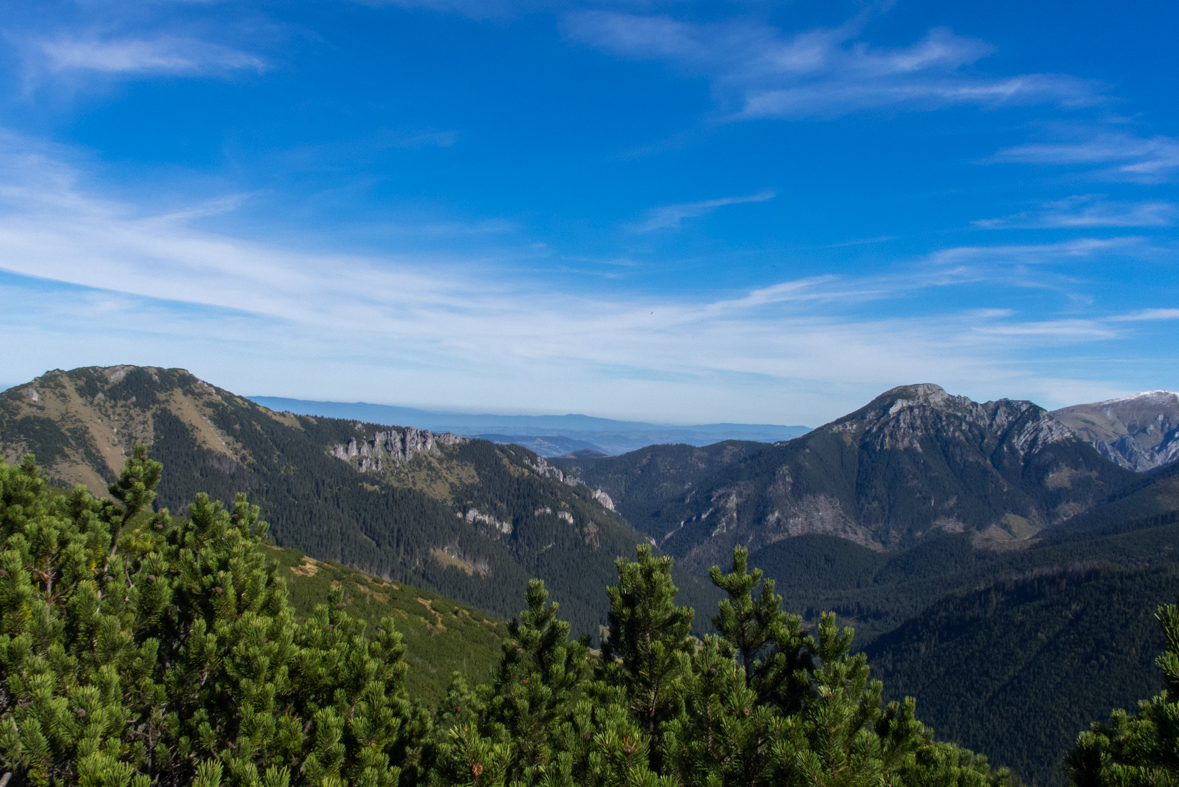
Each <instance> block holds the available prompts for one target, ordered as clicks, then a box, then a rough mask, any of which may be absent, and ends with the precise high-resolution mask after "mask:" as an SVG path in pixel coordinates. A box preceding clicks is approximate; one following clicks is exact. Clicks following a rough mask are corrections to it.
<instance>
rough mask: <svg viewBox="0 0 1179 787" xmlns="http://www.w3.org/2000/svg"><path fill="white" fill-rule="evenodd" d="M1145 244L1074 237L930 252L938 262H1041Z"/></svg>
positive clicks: (1122, 239) (1094, 255) (1138, 239)
mask: <svg viewBox="0 0 1179 787" xmlns="http://www.w3.org/2000/svg"><path fill="white" fill-rule="evenodd" d="M1144 245H1145V239H1144V238H1141V237H1138V236H1127V237H1120V238H1077V239H1075V240H1068V241H1062V242H1060V243H1034V244H1024V245H1004V246H957V247H954V248H950V249H943V250H941V251H937V252H934V253H933V254H932V255H930V260H931V261H932V262H934V263H937V264H939V265H963V264H1006V265H1041V264H1046V263H1055V262H1063V261H1070V260H1073V261H1075V260H1081V259H1098V258H1100V257H1102V256H1103V255H1107V254H1114V253H1119V254H1126V253H1129V252H1131V251H1133V250H1135V249H1139V248H1141V247H1143V246H1144Z"/></svg>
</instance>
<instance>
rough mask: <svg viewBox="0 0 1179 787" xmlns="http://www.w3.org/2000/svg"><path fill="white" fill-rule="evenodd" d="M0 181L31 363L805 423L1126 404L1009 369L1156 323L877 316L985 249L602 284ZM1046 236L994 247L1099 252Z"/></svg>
mask: <svg viewBox="0 0 1179 787" xmlns="http://www.w3.org/2000/svg"><path fill="white" fill-rule="evenodd" d="M0 173H2V174H0V249H3V253H2V254H0V270H2V271H4V272H6V273H5V274H4V275H3V276H0V290H2V292H0V298H3V300H4V302H5V304H6V309H5V313H4V314H3V315H0V327H2V328H3V330H4V331H5V333H6V335H8V336H10V338H11V339H12V344H13V345H14V346H15V345H21V346H25V345H27V346H29V347H34V348H36V352H33V351H32V350H29V351H28V352H25V351H24V350H21V354H20V356H19V357H20V359H21V360H20V362H21V363H22V364H26V363H27V364H42V366H41V369H37V370H35V371H34V372H33V373H36V372H39V371H42V370H43V369H44V368H45V365H46V364H47V365H48V366H54V365H57V366H63V367H64V366H67V365H69V364H71V363H73V364H75V365H78V364H81V363H96V362H111V363H113V362H116V361H119V360H123V361H126V360H131V361H139V362H152V363H168V364H171V365H183V366H187V367H190V368H193V369H194V371H197V372H198V373H201V374H204V375H205V376H208V377H212V378H213V380H214V381H215V382H220V383H223V384H226V385H231V386H232V387H236V388H237V389H238V390H241V391H243V392H247V393H267V392H270V393H274V392H280V393H281V392H285V393H288V394H292V395H303V396H307V397H309V398H333V397H334V398H343V397H352V398H357V397H359V396H363V397H365V398H367V399H369V400H373V401H399V402H401V403H421V404H431V405H433V406H472V405H476V404H478V405H482V406H485V407H496V406H510V407H513V408H516V409H520V408H525V409H552V408H555V407H561V408H570V409H582V410H592V411H595V412H599V413H607V414H608V413H614V414H627V413H629V414H630V415H634V416H639V415H645V416H646V417H653V416H654V415H655V414H656V413H658V414H659V417H660V418H662V419H664V420H666V419H669V418H675V419H682V420H692V419H695V418H700V417H708V414H709V413H715V412H720V411H721V410H722V409H723V411H724V412H726V413H727V414H729V416H730V417H733V418H734V419H742V418H743V419H748V420H757V421H760V422H766V421H768V420H771V421H772V420H777V419H779V418H786V415H785V414H782V413H781V412H780V409H775V408H780V407H781V406H782V405H781V404H780V403H782V402H788V404H789V413H790V420H791V422H796V421H802V422H809V423H819V422H821V421H822V420H826V419H827V418H830V417H834V416H836V415H839V414H841V413H842V412H845V411H847V410H850V409H852V408H853V407H854V406H858V405H859V404H862V402H863V401H866V399H867V398H870V395H872V394H874V393H877V392H879V390H883V389H884V388H887V387H891V386H892V385H895V384H899V383H903V382H913V381H919V380H920V381H924V380H935V381H938V382H941V383H943V384H945V385H947V386H948V387H950V388H951V389H952V390H955V391H960V392H964V393H970V394H972V395H975V396H977V397H982V396H995V395H1006V394H1012V393H1015V392H1024V394H1025V395H1039V394H1037V393H1036V392H1049V391H1051V392H1059V391H1062V390H1068V391H1072V392H1074V394H1073V395H1075V399H1074V401H1081V400H1090V399H1093V398H1097V397H1100V396H1106V398H1109V396H1111V395H1118V394H1119V393H1121V391H1120V389H1119V388H1118V387H1117V386H1113V385H1110V384H1107V383H1101V382H1099V383H1093V384H1083V383H1077V382H1076V381H1072V382H1069V381H1068V380H1063V379H1059V378H1056V377H1052V376H1051V375H1047V374H1045V373H1043V372H1041V371H1039V370H1036V369H1031V370H1029V369H1025V368H1022V367H1021V365H1020V364H1019V363H1018V362H1014V363H1013V362H1012V359H1013V358H1019V357H1022V355H1021V354H1023V353H1027V352H1029V351H1031V350H1034V349H1035V348H1056V347H1062V346H1074V345H1075V346H1086V347H1087V346H1090V344H1091V343H1092V342H1106V341H1110V340H1112V339H1115V338H1117V337H1119V336H1123V335H1125V334H1127V333H1129V332H1132V331H1134V330H1137V327H1136V326H1137V325H1139V324H1143V325H1144V324H1145V323H1137V322H1136V320H1141V319H1145V318H1144V317H1142V315H1141V313H1134V314H1131V315H1128V316H1126V318H1125V319H1122V320H1118V319H1114V318H1091V319H1080V318H1072V317H1070V318H1068V319H1062V320H1054V319H1051V318H1050V317H1040V316H1038V317H1037V318H1036V319H1035V320H1032V321H1028V320H1027V319H1026V318H1025V317H1021V315H1020V314H1019V313H1017V312H1013V311H1010V310H1006V309H982V310H980V309H974V310H954V309H952V308H946V307H944V306H941V305H939V306H936V307H934V306H930V307H929V308H926V309H919V310H913V309H907V310H904V311H903V312H901V311H898V312H897V313H896V314H889V313H888V310H887V309H885V308H867V307H870V306H871V305H872V304H874V303H875V304H879V303H882V302H885V301H888V300H889V299H892V300H893V302H895V303H901V302H903V301H904V300H907V299H912V298H913V297H914V296H915V295H916V294H918V293H919V292H920V291H922V290H928V289H930V288H938V287H943V288H944V287H953V286H955V285H956V284H961V283H964V282H976V281H978V280H979V278H978V277H979V275H980V274H979V273H978V272H977V270H974V269H973V268H971V267H970V263H978V262H979V260H983V261H985V260H986V259H987V257H986V254H985V253H984V252H983V251H982V250H980V249H973V250H971V251H969V252H961V251H959V252H957V253H948V254H947V255H946V256H944V257H938V256H937V255H934V257H933V258H930V259H928V260H924V261H918V262H917V263H916V264H915V267H914V268H913V270H911V271H907V272H906V271H901V272H898V273H896V274H893V275H889V276H883V275H878V276H861V277H838V276H819V277H810V278H802V279H796V280H787V281H781V282H777V283H773V284H770V285H768V286H764V287H758V288H750V289H745V290H743V291H736V292H733V291H729V292H721V293H713V292H696V293H688V294H683V295H672V294H644V293H642V292H636V291H631V290H620V291H603V292H600V293H596V294H595V293H587V292H585V291H577V290H571V289H561V288H560V287H557V286H552V285H546V284H542V283H539V282H535V281H529V280H527V279H521V278H519V277H506V276H501V275H499V274H500V272H502V270H504V269H505V268H506V267H507V265H509V264H510V263H511V262H512V261H511V260H494V259H490V260H489V259H481V260H478V261H469V260H463V259H455V258H453V257H448V256H446V255H414V256H408V255H397V254H388V255H383V256H361V255H349V254H331V253H311V252H307V251H300V250H297V249H292V248H289V247H286V246H284V245H282V244H281V243H276V242H261V241H256V240H253V241H252V240H246V239H242V238H239V237H234V236H231V235H227V234H220V233H216V232H212V231H209V230H207V229H199V228H198V227H197V226H196V224H195V223H194V222H193V221H192V220H191V218H190V217H192V216H198V215H207V212H208V211H210V210H213V211H215V210H222V209H226V208H229V207H231V206H232V201H228V202H226V203H223V204H216V205H214V206H212V207H205V206H197V207H196V208H194V209H192V210H189V211H183V210H182V211H176V210H172V211H168V212H167V213H166V214H164V213H159V212H152V211H148V210H144V209H142V208H139V207H137V206H134V205H129V204H126V203H124V202H119V201H113V200H109V199H104V198H102V197H101V196H96V195H95V194H93V193H91V192H90V191H89V190H87V189H85V188H83V187H82V186H80V185H79V182H78V178H77V173H76V172H74V171H73V170H72V169H71V168H70V167H68V166H66V165H64V164H62V163H60V162H59V161H57V160H55V159H53V158H52V157H51V156H47V155H45V154H44V153H36V152H27V151H12V150H10V151H8V153H7V154H5V153H0ZM204 223H205V222H202V224H204ZM1033 248H1034V247H1009V249H1008V251H1007V252H1004V253H1003V254H1000V255H997V257H996V258H1000V257H1001V258H1004V259H1006V258H1007V257H1008V256H1009V255H1010V253H1011V249H1016V250H1018V251H1019V254H1021V255H1022V256H1023V257H1024V258H1027V257H1036V256H1037V255H1040V256H1044V255H1048V256H1053V255H1055V257H1056V258H1062V255H1063V256H1064V257H1067V256H1068V255H1069V254H1070V253H1075V254H1082V255H1085V254H1087V255H1091V256H1096V255H1099V253H1100V248H1101V247H1099V246H1097V245H1093V244H1090V245H1088V246H1075V247H1063V246H1062V247H1060V248H1057V249H1054V250H1049V251H1044V250H1043V249H1041V250H1039V251H1034V250H1033ZM1069 249H1071V251H1070V250H1069ZM1114 251H1117V250H1116V249H1114ZM947 262H948V263H951V264H947ZM953 263H961V264H953ZM981 267H985V266H981ZM934 301H938V299H936V298H934V299H931V301H930V302H931V303H932V302H934ZM939 303H940V301H939ZM861 307H863V308H861ZM22 337H23V338H22ZM149 350H150V352H149ZM153 353H154V354H155V355H154V357H151V356H152V354H153ZM46 359H52V360H46ZM22 368H23V367H22ZM29 376H31V374H29ZM332 381H334V382H332ZM473 381H477V383H473ZM1164 383H1165V381H1164ZM313 385H314V386H318V387H310V386H313ZM1070 386H1071V387H1070ZM1086 386H1087V387H1086ZM753 391H761V392H762V393H761V394H759V395H756V396H754V395H752V394H751V392H753ZM1107 394H1108V395H1107ZM1048 395H1049V394H1048V393H1045V394H1044V396H1048ZM1052 395H1053V396H1055V395H1056V393H1052ZM1055 401H1056V403H1058V404H1065V403H1068V401H1069V400H1068V399H1064V400H1055ZM775 412H779V413H780V414H779V415H774V413H775Z"/></svg>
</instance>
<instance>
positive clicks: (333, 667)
mask: <svg viewBox="0 0 1179 787" xmlns="http://www.w3.org/2000/svg"><path fill="white" fill-rule="evenodd" d="M159 474H160V466H159V464H158V463H155V462H152V461H150V460H148V459H147V458H146V453H145V452H144V451H143V450H142V449H141V448H139V449H137V450H136V452H135V455H134V457H133V458H132V459H131V460H130V461H129V462H128V463H127V466H126V467H125V469H124V470H123V473H122V475H121V476H120V478H119V480H118V481H117V482H116V483H115V484H113V485H112V487H111V496H112V499H110V500H96V499H94V498H93V497H91V496H90V495H89V494H88V493H87V492H86V491H85V490H84V489H81V488H78V489H75V490H74V491H73V492H71V493H69V494H68V495H52V494H50V493H49V491H48V488H47V485H46V481H45V478H44V477H43V476H42V475H41V473H40V471H39V470H38V468H37V467H36V466H35V465H34V464H33V462H32V460H31V458H30V459H27V460H26V461H25V462H24V463H22V464H21V465H20V466H18V467H11V468H10V467H2V468H0V538H2V540H3V543H2V545H0V547H2V548H0V678H2V685H0V766H2V767H3V768H4V769H5V770H7V771H8V772H9V773H11V774H13V775H15V783H14V785H13V787H15V784H20V783H33V784H38V785H50V784H53V785H75V784H77V785H86V786H87V787H89V786H90V785H103V786H105V785H112V786H116V787H128V786H129V785H130V786H133V787H148V785H151V784H159V785H173V784H177V785H179V784H199V785H201V786H202V787H219V785H221V784H226V785H235V786H236V785H243V786H244V785H251V786H252V785H265V787H284V786H285V785H290V784H292V783H296V784H316V785H324V786H329V787H343V785H364V786H365V787H369V786H370V785H371V786H372V787H376V786H377V785H406V786H408V785H421V787H444V786H448V785H472V786H473V785H481V786H490V785H501V786H502V787H509V785H510V786H511V787H533V786H535V787H542V786H543V787H557V786H558V785H564V786H566V787H572V786H573V785H579V786H594V785H601V786H602V787H606V786H607V785H609V786H610V787H613V786H614V785H636V786H638V785H650V787H656V786H663V785H666V786H668V787H670V785H679V786H682V787H724V786H725V785H735V786H736V785H740V787H756V786H757V785H788V786H790V785H799V786H802V785H808V786H810V785H830V786H831V787H837V786H838V787H843V786H846V787H859V786H860V785H908V786H910V787H917V786H918V785H921V786H926V785H928V787H958V786H959V785H961V786H963V787H965V786H966V785H971V786H975V785H977V786H978V787H982V786H983V785H999V784H1009V783H1011V782H1012V781H1013V779H1012V777H1011V776H1010V775H1009V774H1008V773H1007V772H1005V771H998V772H994V771H992V770H991V769H990V767H989V766H988V764H987V762H986V760H985V759H984V758H982V757H981V756H977V755H974V754H972V753H970V752H968V751H966V750H964V749H961V748H959V747H957V746H955V745H953V744H949V743H942V742H937V741H934V740H933V736H932V734H931V733H930V731H929V730H928V728H926V727H925V726H924V725H923V724H922V723H921V722H920V721H918V720H917V718H916V716H915V707H914V703H913V701H912V700H905V701H903V702H893V703H888V704H885V703H884V702H883V701H882V699H881V697H882V690H883V687H882V685H881V683H880V682H879V681H872V680H870V679H869V669H868V665H867V661H866V658H865V657H864V655H863V654H856V655H853V654H851V652H850V648H851V643H852V632H851V630H850V629H840V628H839V627H838V626H837V625H836V622H835V618H834V615H824V616H823V617H822V619H821V622H820V624H819V626H818V629H817V632H816V633H815V634H811V633H808V632H807V631H805V630H804V629H803V628H802V625H801V620H800V619H799V618H797V617H796V616H792V615H788V614H787V613H785V612H783V611H782V610H781V598H780V597H778V596H777V595H776V594H775V593H774V588H773V586H772V584H771V583H766V584H765V585H762V583H761V575H760V572H758V571H754V572H752V573H750V572H749V571H748V570H747V567H746V554H745V552H744V550H742V549H740V548H738V549H737V550H736V551H735V554H734V560H733V567H732V571H731V572H730V573H729V574H724V573H722V572H721V571H719V570H717V571H714V572H713V574H712V576H713V580H714V582H715V583H716V584H717V585H718V586H719V587H720V588H721V589H722V590H724V592H725V593H726V594H727V596H728V599H727V601H726V603H725V604H723V605H722V606H721V608H720V610H719V614H718V615H717V617H716V618H715V619H714V621H713V622H714V624H715V625H716V626H717V629H718V631H719V632H720V633H719V635H717V636H710V637H707V638H705V639H704V640H703V641H700V640H697V639H695V638H693V637H691V636H690V634H689V630H690V625H691V621H692V618H693V611H692V610H691V609H688V608H684V607H679V606H677V605H676V604H675V602H674V599H675V595H676V592H677V591H676V588H675V586H674V585H673V584H672V581H671V560H670V558H665V557H663V558H661V557H656V556H654V555H653V554H652V552H651V550H650V548H648V547H646V546H641V547H640V548H639V550H638V554H637V559H636V560H634V561H630V560H627V559H625V558H620V559H619V560H618V562H617V569H618V583H617V584H616V585H613V586H611V587H610V588H608V589H607V594H608V597H609V599H610V603H611V612H610V631H609V635H608V637H607V639H606V642H605V644H604V647H603V651H602V653H601V654H594V653H593V652H591V651H590V650H589V647H588V642H587V641H586V640H584V639H583V640H580V641H572V642H571V641H570V640H569V632H570V627H569V624H567V623H565V622H563V621H561V620H560V619H559V618H558V616H557V608H556V605H555V604H550V603H548V595H547V592H546V591H545V589H544V585H543V583H541V582H540V581H539V580H534V581H533V582H532V583H531V584H530V586H529V589H528V593H527V596H526V601H527V605H528V609H527V610H526V611H525V612H523V613H522V614H521V616H520V619H519V620H518V621H515V622H513V623H512V624H511V626H510V630H509V635H508V636H507V637H506V638H505V639H504V640H503V643H502V655H501V658H500V661H499V667H498V669H497V670H496V672H495V673H494V675H493V677H492V679H491V682H490V683H489V684H486V685H480V686H477V687H475V688H473V689H470V688H468V687H467V683H466V681H464V680H463V679H462V678H461V676H460V677H458V678H457V679H456V680H455V681H454V682H453V684H452V685H451V686H450V688H449V690H448V692H447V695H446V697H445V699H444V700H443V702H442V703H441V705H440V706H439V707H438V708H437V709H436V710H435V711H434V712H431V711H430V710H428V709H427V708H426V707H425V706H424V705H423V704H422V703H421V702H420V701H411V700H410V698H409V696H408V694H407V692H406V672H407V669H408V667H407V665H406V661H405V655H406V648H405V645H404V644H403V642H402V638H401V636H400V634H398V632H397V630H396V628H395V620H393V619H390V618H386V619H384V620H379V621H375V622H374V624H373V625H370V624H369V623H367V622H366V621H365V620H363V619H361V618H358V617H354V616H352V615H350V614H349V604H348V603H347V602H346V600H345V596H344V592H343V590H344V588H343V587H342V585H341V586H336V587H335V588H333V590H332V592H331V596H330V598H329V603H328V604H326V605H320V606H319V607H318V608H316V609H315V610H314V612H313V613H311V614H309V615H308V616H307V617H306V618H304V619H302V620H300V619H299V617H298V616H296V614H295V611H294V608H293V607H292V604H291V601H290V595H289V594H290V591H289V589H288V583H287V581H286V580H285V579H284V578H283V577H282V576H281V575H280V573H279V572H280V568H279V566H278V564H277V563H276V562H275V561H274V560H273V559H272V550H270V549H268V548H266V547H265V545H264V543H263V541H264V537H265V533H266V525H265V523H263V522H261V521H260V519H259V512H258V509H257V508H256V507H252V506H250V505H249V504H248V503H247V502H246V501H245V499H244V498H243V497H239V498H238V500H237V501H236V503H235V504H234V506H233V507H232V509H225V508H223V507H222V506H221V505H220V504H218V503H213V502H210V501H209V500H208V498H207V497H206V496H204V495H200V496H198V497H197V500H196V502H194V503H193V504H192V506H190V508H189V518H188V519H186V520H179V519H173V518H172V517H171V516H170V515H169V514H168V513H167V512H166V511H161V512H159V513H157V514H154V515H151V514H150V513H149V512H148V509H149V507H150V505H151V503H152V501H153V496H154V487H155V484H156V483H158V480H159ZM759 586H760V592H759V593H757V594H756V595H755V591H757V590H758V588H759ZM1170 639H1171V641H1172V650H1171V652H1172V653H1175V652H1176V647H1177V646H1176V645H1175V644H1174V643H1175V641H1176V637H1175V636H1170ZM1167 664H1169V665H1171V667H1170V668H1171V669H1172V672H1173V673H1174V675H1175V676H1179V657H1176V656H1174V655H1172V656H1171V661H1170V662H1167ZM1156 702H1157V701H1156ZM1164 705H1165V702H1164ZM1144 707H1145V706H1144ZM1165 707H1166V708H1170V707H1173V706H1165ZM1166 712H1170V711H1166ZM1163 715H1165V714H1163ZM1144 717H1145V711H1144ZM1161 718H1162V715H1159V716H1157V717H1151V718H1149V719H1147V721H1145V722H1143V723H1142V724H1146V723H1150V724H1153V725H1154V726H1153V727H1152V729H1154V730H1156V731H1162V735H1160V734H1158V733H1156V734H1154V737H1150V736H1149V735H1147V734H1145V733H1144V732H1142V729H1144V728H1143V727H1142V724H1139V725H1138V726H1135V727H1133V731H1137V732H1136V734H1138V733H1141V734H1139V735H1138V738H1134V739H1133V740H1130V741H1129V742H1127V743H1126V744H1125V745H1123V746H1121V748H1117V745H1116V744H1118V742H1119V741H1121V738H1118V736H1117V735H1116V734H1105V733H1102V734H1105V738H1104V739H1105V740H1109V741H1113V743H1111V744H1109V745H1108V746H1107V748H1108V749H1110V750H1111V751H1113V750H1115V749H1116V752H1115V753H1114V754H1107V753H1105V750H1101V749H1099V747H1098V749H1097V754H1096V755H1094V758H1095V761H1096V762H1098V763H1099V764H1101V763H1104V762H1106V761H1107V760H1109V759H1110V758H1111V757H1123V758H1124V759H1126V761H1127V762H1130V761H1131V759H1132V758H1133V757H1134V756H1138V755H1139V754H1140V753H1141V752H1142V751H1144V750H1146V749H1147V748H1149V746H1147V744H1144V743H1142V742H1141V740H1145V741H1147V743H1148V744H1150V745H1153V746H1155V750H1157V751H1158V752H1161V754H1159V755H1158V756H1157V757H1156V759H1159V761H1160V762H1163V763H1164V765H1165V762H1167V761H1166V760H1165V757H1166V756H1169V755H1167V752H1168V751H1170V752H1173V750H1174V736H1173V735H1172V737H1171V738H1169V739H1168V738H1166V737H1165V735H1167V734H1171V733H1170V732H1169V730H1165V729H1164V728H1163V727H1162V726H1161V725H1160V723H1159V719H1161ZM1135 724H1138V722H1137V721H1136V722H1135ZM1123 726H1124V725H1123ZM1094 734H1098V733H1097V732H1095V733H1094ZM1123 737H1126V736H1123ZM1140 739H1141V740H1140ZM1084 741H1085V739H1082V744H1083V746H1084V745H1086V744H1085V743H1084ZM1094 746H1097V745H1096V744H1094V745H1093V746H1090V748H1089V749H1085V750H1084V751H1089V750H1090V749H1094ZM1168 747H1170V748H1168ZM1152 751H1154V750H1152ZM1091 759H1093V758H1091ZM1127 767H1130V766H1129V765H1128V766H1127ZM1159 767H1163V766H1159ZM1155 771H1158V767H1156V768H1155ZM1155 771H1152V772H1150V773H1146V775H1145V776H1144V777H1143V778H1144V779H1150V778H1155V776H1157V773H1156V772H1155ZM1075 772H1076V773H1081V771H1080V770H1076V771H1075ZM1158 772H1161V771H1158ZM1144 773H1145V772H1144ZM1151 774H1154V775H1153V776H1152V775H1151ZM1164 775H1165V774H1164ZM1119 778H1120V777H1119ZM1156 781H1157V779H1156ZM1086 783H1094V784H1096V783H1101V784H1105V783H1110V784H1113V783H1123V782H1120V781H1109V782H1086ZM1126 783H1129V782H1126ZM1143 783H1147V782H1145V781H1144V782H1143ZM1151 783H1154V782H1151Z"/></svg>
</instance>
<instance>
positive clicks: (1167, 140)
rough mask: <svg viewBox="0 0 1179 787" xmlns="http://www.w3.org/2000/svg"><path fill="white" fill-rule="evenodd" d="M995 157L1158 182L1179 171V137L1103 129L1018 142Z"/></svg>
mask: <svg viewBox="0 0 1179 787" xmlns="http://www.w3.org/2000/svg"><path fill="white" fill-rule="evenodd" d="M993 160H994V161H1011V162H1018V163H1022V164H1053V165H1061V166H1065V165H1081V166H1084V167H1088V168H1091V169H1095V170H1096V171H1097V173H1098V174H1100V175H1102V176H1104V177H1108V178H1111V179H1117V180H1129V181H1138V182H1144V183H1157V182H1161V181H1165V180H1170V179H1171V178H1172V177H1174V175H1175V173H1176V172H1177V171H1179V139H1176V138H1174V137H1165V136H1156V137H1150V138H1144V137H1136V136H1133V135H1131V134H1122V133H1111V132H1102V133H1098V134H1094V135H1093V136H1091V137H1089V138H1088V139H1084V140H1081V141H1070V142H1050V143H1031V144H1027V145H1016V146H1014V147H1010V148H1005V149H1004V150H1001V151H999V152H998V153H997V154H995V156H994V157H993Z"/></svg>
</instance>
